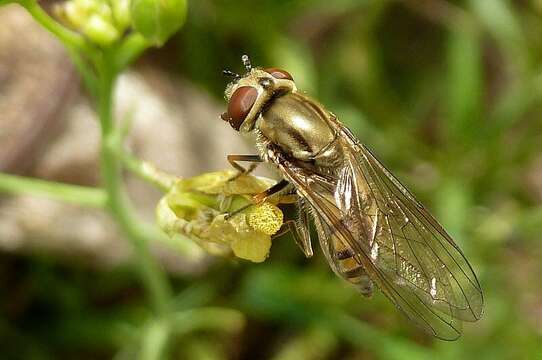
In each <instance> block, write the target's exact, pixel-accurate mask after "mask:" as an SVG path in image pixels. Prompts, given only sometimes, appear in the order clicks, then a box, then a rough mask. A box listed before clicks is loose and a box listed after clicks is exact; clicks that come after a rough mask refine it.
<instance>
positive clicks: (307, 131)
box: [256, 93, 335, 161]
mask: <svg viewBox="0 0 542 360" xmlns="http://www.w3.org/2000/svg"><path fill="white" fill-rule="evenodd" d="M326 116H328V115H327V113H326V112H325V111H324V110H323V109H322V108H321V107H320V106H319V105H318V104H316V103H313V102H312V101H310V100H309V99H307V98H305V97H302V96H299V95H297V94H296V93H287V94H284V95H281V96H278V97H275V98H273V99H272V100H270V102H269V103H268V104H267V106H266V107H265V109H264V110H263V111H262V113H261V115H260V118H259V119H258V121H257V124H256V126H257V127H258V129H259V131H260V132H261V134H262V135H263V136H264V137H265V138H266V139H267V140H268V141H269V142H271V143H272V144H273V145H275V146H277V147H278V148H280V149H281V151H283V152H284V153H285V154H288V155H289V156H291V157H292V158H294V159H296V160H300V161H313V160H314V158H315V157H316V156H317V155H318V154H320V153H322V152H323V151H324V150H325V149H326V148H328V147H329V144H330V143H332V142H333V140H334V138H335V136H334V133H333V130H332V129H331V128H330V127H329V125H328V123H327V121H326V118H325V117H326Z"/></svg>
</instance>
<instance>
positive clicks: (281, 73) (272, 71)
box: [264, 68, 294, 80]
mask: <svg viewBox="0 0 542 360" xmlns="http://www.w3.org/2000/svg"><path fill="white" fill-rule="evenodd" d="M264 71H265V72H266V73H268V74H269V75H271V76H273V77H274V78H275V79H286V80H294V79H293V78H292V75H290V73H289V72H287V71H285V70H282V69H279V68H267V69H264Z"/></svg>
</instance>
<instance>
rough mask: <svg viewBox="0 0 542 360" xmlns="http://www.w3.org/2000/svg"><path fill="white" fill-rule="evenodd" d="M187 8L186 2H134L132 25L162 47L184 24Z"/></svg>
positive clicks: (165, 0)
mask: <svg viewBox="0 0 542 360" xmlns="http://www.w3.org/2000/svg"><path fill="white" fill-rule="evenodd" d="M186 8H187V6H186V0H132V4H131V7H130V13H131V18H132V24H133V26H134V28H135V29H136V30H137V31H138V32H139V33H141V35H143V36H144V37H145V38H146V39H147V40H149V41H150V42H152V43H154V44H155V45H158V46H161V45H162V44H163V43H164V42H166V40H167V39H168V38H169V37H170V36H171V35H173V34H174V33H175V32H176V31H177V30H179V29H180V28H181V26H182V25H183V24H184V21H185V18H186V10H187V9H186Z"/></svg>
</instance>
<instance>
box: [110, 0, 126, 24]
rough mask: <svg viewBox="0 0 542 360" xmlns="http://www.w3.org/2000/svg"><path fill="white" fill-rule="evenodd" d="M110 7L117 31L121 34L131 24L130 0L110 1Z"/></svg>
mask: <svg viewBox="0 0 542 360" xmlns="http://www.w3.org/2000/svg"><path fill="white" fill-rule="evenodd" d="M111 6H112V10H113V17H114V18H115V24H116V25H117V29H118V30H119V31H121V32H123V31H124V30H126V29H127V28H128V27H129V26H130V23H131V18H130V0H111Z"/></svg>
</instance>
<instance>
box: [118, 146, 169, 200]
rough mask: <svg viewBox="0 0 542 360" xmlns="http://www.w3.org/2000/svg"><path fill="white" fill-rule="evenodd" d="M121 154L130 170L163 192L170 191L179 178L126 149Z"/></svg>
mask: <svg viewBox="0 0 542 360" xmlns="http://www.w3.org/2000/svg"><path fill="white" fill-rule="evenodd" d="M121 156H122V163H123V165H124V166H125V167H126V168H127V169H128V170H130V171H131V172H133V173H134V174H136V175H137V176H139V177H140V178H141V179H143V180H145V181H147V182H149V183H151V184H153V185H154V186H156V187H157V188H158V189H160V190H162V191H163V192H167V191H169V190H170V189H171V188H172V187H173V185H175V182H176V181H177V180H178V179H179V178H177V177H176V176H173V175H170V174H168V173H166V172H163V171H161V170H159V169H158V168H156V166H154V165H153V164H151V163H149V162H147V161H143V160H140V159H138V158H136V157H135V156H133V155H132V154H130V153H128V152H126V151H124V152H123V153H122V155H121Z"/></svg>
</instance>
